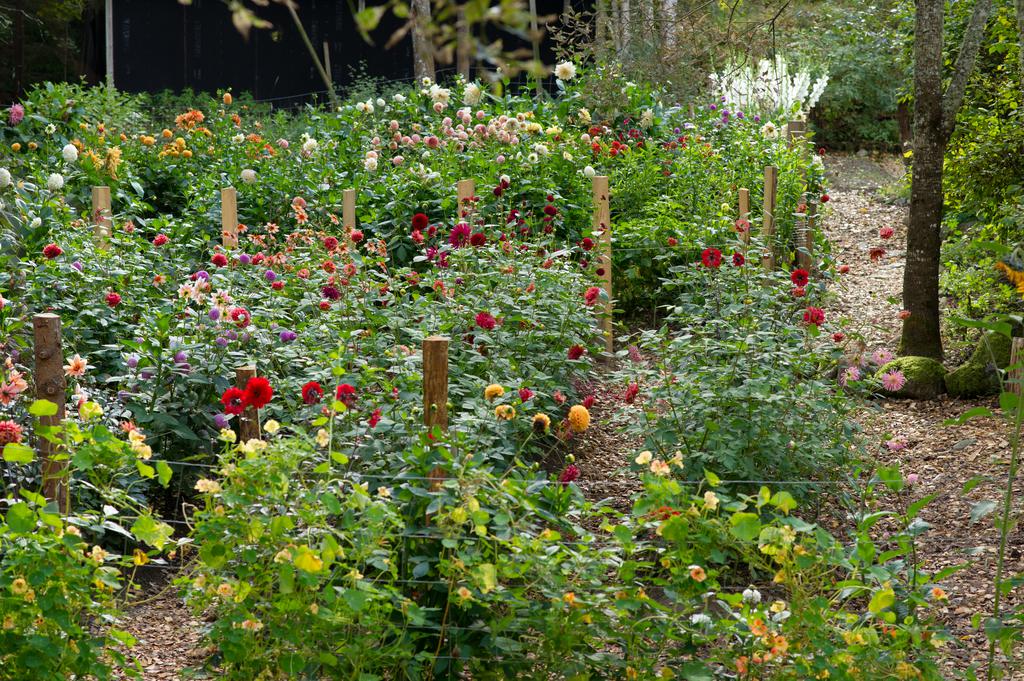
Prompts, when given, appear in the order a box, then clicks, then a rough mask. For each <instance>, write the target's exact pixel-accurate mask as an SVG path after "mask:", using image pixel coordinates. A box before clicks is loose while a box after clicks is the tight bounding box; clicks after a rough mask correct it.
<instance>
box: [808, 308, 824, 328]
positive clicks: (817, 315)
mask: <svg viewBox="0 0 1024 681" xmlns="http://www.w3.org/2000/svg"><path fill="white" fill-rule="evenodd" d="M824 323H825V311H824V310H822V309H821V308H820V307H814V306H813V305H808V306H807V309H806V310H804V324H813V325H814V326H821V325H822V324H824Z"/></svg>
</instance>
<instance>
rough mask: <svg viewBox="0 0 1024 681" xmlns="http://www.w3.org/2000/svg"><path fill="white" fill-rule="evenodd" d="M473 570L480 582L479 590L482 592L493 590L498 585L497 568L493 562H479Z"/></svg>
mask: <svg viewBox="0 0 1024 681" xmlns="http://www.w3.org/2000/svg"><path fill="white" fill-rule="evenodd" d="M473 572H474V574H475V576H476V578H477V582H478V583H479V584H480V590H481V591H483V592H484V593H489V592H491V591H494V589H495V588H496V587H497V586H498V570H497V568H495V567H494V563H481V564H480V565H478V566H477V567H476V569H475V570H474V571H473Z"/></svg>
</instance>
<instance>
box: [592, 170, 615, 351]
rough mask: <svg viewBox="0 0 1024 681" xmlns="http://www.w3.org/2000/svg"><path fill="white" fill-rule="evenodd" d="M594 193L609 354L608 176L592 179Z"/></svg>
mask: <svg viewBox="0 0 1024 681" xmlns="http://www.w3.org/2000/svg"><path fill="white" fill-rule="evenodd" d="M592 185H593V193H594V222H593V230H594V232H595V233H598V234H600V243H601V256H600V259H599V260H598V274H599V276H600V277H601V281H602V283H603V286H604V292H605V296H606V300H605V303H604V314H603V315H602V316H601V333H602V335H603V336H604V349H605V352H607V353H608V354H609V355H611V354H612V353H613V352H614V351H615V336H614V335H613V333H612V314H613V312H614V303H613V301H612V226H611V221H612V214H611V203H610V199H609V189H608V176H607V175H597V176H595V177H594V179H593V181H592Z"/></svg>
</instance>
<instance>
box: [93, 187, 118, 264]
mask: <svg viewBox="0 0 1024 681" xmlns="http://www.w3.org/2000/svg"><path fill="white" fill-rule="evenodd" d="M92 225H93V227H92V234H93V239H94V241H95V242H96V248H99V249H100V250H103V251H105V250H107V247H108V246H109V245H110V243H109V242H110V235H111V234H113V232H114V220H113V215H112V213H111V211H110V187H93V188H92Z"/></svg>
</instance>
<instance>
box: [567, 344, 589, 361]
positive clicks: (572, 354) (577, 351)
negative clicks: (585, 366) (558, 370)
mask: <svg viewBox="0 0 1024 681" xmlns="http://www.w3.org/2000/svg"><path fill="white" fill-rule="evenodd" d="M584 352H586V350H584V349H583V346H582V345H573V346H572V347H570V348H569V359H579V358H580V357H582V356H583V353H584Z"/></svg>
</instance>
